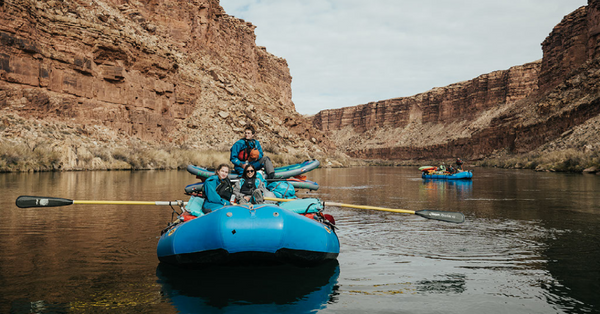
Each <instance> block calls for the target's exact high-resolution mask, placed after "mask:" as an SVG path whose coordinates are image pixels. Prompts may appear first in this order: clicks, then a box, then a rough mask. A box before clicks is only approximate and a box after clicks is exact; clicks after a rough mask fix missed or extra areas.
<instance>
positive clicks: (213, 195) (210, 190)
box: [202, 175, 233, 214]
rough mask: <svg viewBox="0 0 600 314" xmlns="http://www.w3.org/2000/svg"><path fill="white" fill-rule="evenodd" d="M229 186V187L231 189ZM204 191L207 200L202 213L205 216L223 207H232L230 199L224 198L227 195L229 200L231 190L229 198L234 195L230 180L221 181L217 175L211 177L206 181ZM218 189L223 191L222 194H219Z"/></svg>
mask: <svg viewBox="0 0 600 314" xmlns="http://www.w3.org/2000/svg"><path fill="white" fill-rule="evenodd" d="M227 185H229V188H228V187H227ZM203 189H204V197H205V200H204V203H203V204H202V211H203V212H204V213H205V214H207V213H210V212H211V211H213V210H217V209H219V208H222V207H223V206H226V205H231V203H229V199H227V200H226V199H223V197H222V195H223V194H225V197H227V198H228V196H227V190H230V191H229V192H228V195H229V196H231V194H232V193H233V187H232V186H231V182H230V181H229V179H227V178H226V179H225V180H220V179H219V176H217V175H214V176H210V177H209V178H208V179H206V181H204V188H203ZM217 189H219V190H220V191H221V194H219V192H217Z"/></svg>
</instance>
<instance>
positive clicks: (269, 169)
mask: <svg viewBox="0 0 600 314" xmlns="http://www.w3.org/2000/svg"><path fill="white" fill-rule="evenodd" d="M254 133H255V132H254V128H253V127H251V126H248V127H246V129H244V138H242V139H240V140H238V141H237V142H235V143H234V144H233V146H232V147H231V155H230V157H229V160H231V162H232V163H233V165H234V169H235V172H237V173H238V174H242V173H243V172H244V168H245V167H246V165H248V164H250V165H252V166H254V168H255V169H256V170H259V169H261V168H263V167H264V168H265V173H266V174H267V179H273V178H274V175H275V169H274V168H273V163H272V162H271V159H270V158H269V157H268V156H265V155H264V153H263V149H262V147H261V146H260V142H259V141H257V140H255V139H254Z"/></svg>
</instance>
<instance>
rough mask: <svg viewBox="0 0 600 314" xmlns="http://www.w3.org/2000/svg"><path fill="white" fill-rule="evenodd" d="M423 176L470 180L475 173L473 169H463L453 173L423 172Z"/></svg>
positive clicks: (424, 177)
mask: <svg viewBox="0 0 600 314" xmlns="http://www.w3.org/2000/svg"><path fill="white" fill-rule="evenodd" d="M421 177H422V178H423V179H444V180H470V179H472V178H473V173H472V172H471V171H462V172H457V173H453V174H435V173H433V174H427V173H426V172H423V174H422V175H421Z"/></svg>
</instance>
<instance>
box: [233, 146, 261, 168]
mask: <svg viewBox="0 0 600 314" xmlns="http://www.w3.org/2000/svg"><path fill="white" fill-rule="evenodd" d="M248 146H249V147H250V148H256V149H258V153H259V154H258V160H260V159H261V158H263V150H262V147H261V146H260V142H259V141H257V140H255V139H252V140H250V141H248V145H246V139H241V140H238V141H237V142H235V143H234V144H233V146H231V155H230V156H229V160H231V163H233V165H234V166H235V167H234V170H235V172H237V173H238V174H242V173H243V172H244V168H242V165H243V164H244V161H242V160H240V159H239V154H240V152H241V151H243V150H244V149H246V147H248ZM258 160H255V161H249V162H248V163H249V164H251V165H252V166H254V168H255V169H256V170H258V169H260V168H262V165H261V164H260V162H258Z"/></svg>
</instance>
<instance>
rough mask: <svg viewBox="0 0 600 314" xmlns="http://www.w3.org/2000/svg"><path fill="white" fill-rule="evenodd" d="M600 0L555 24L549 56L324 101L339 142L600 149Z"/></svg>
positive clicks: (378, 148) (361, 147)
mask: <svg viewBox="0 0 600 314" xmlns="http://www.w3.org/2000/svg"><path fill="white" fill-rule="evenodd" d="M599 8H600V1H596V0H590V1H589V3H588V5H587V6H584V7H581V8H579V9H577V10H575V11H574V12H572V13H571V14H569V15H567V16H565V17H564V19H563V20H562V21H561V22H560V23H559V24H558V25H556V27H554V29H553V30H552V32H551V33H550V35H549V36H548V37H547V38H546V39H545V40H544V41H543V43H542V51H543V58H542V59H541V60H538V61H534V62H531V63H527V64H524V65H519V66H514V67H512V68H510V69H508V70H501V71H495V72H492V73H488V74H484V75H481V76H479V77H476V78H474V79H472V80H469V81H464V82H459V83H455V84H451V85H449V86H445V87H440V88H434V89H432V90H429V91H426V92H424V93H421V94H418V95H414V96H411V97H402V98H395V99H388V100H381V101H376V102H371V103H368V104H364V105H358V106H353V107H345V108H341V109H332V110H323V111H321V112H319V113H318V114H317V115H315V116H314V118H313V125H314V126H315V127H316V128H318V129H319V130H322V131H325V132H330V134H332V139H333V141H334V142H335V144H336V145H337V147H338V149H340V150H342V151H344V152H346V153H347V154H348V155H350V156H353V157H358V158H364V159H397V160H402V159H417V160H419V159H425V160H436V159H438V160H439V159H444V158H446V159H448V158H456V157H463V158H467V159H471V160H477V159H484V158H488V157H490V156H499V155H506V154H523V153H528V152H532V151H535V150H539V151H545V152H550V151H553V150H561V149H562V150H564V149H575V150H578V151H585V152H588V153H594V154H596V155H597V152H598V151H599V150H600V116H599V114H600V100H599V96H600V94H599V87H600V81H599V79H600V60H599V59H598V57H599V54H600V42H599V40H600V37H599V36H600V10H599Z"/></svg>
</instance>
